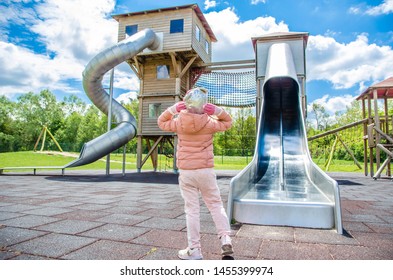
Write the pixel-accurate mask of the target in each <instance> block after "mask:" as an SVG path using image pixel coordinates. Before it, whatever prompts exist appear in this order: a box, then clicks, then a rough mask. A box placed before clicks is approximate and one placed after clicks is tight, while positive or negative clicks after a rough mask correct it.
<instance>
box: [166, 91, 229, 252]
mask: <svg viewBox="0 0 393 280" xmlns="http://www.w3.org/2000/svg"><path fill="white" fill-rule="evenodd" d="M183 100H184V101H183V102H178V103H176V104H175V105H173V106H171V107H169V108H168V109H167V110H165V111H164V112H163V113H162V114H161V115H160V116H159V118H158V126H159V127H160V128H161V129H162V130H164V131H171V132H176V133H177V136H178V144H177V153H176V157H177V161H176V163H177V166H178V168H179V186H180V191H181V194H182V197H183V199H184V211H185V213H186V223H187V238H188V247H187V248H186V249H184V250H180V251H179V253H178V257H179V258H180V259H185V260H196V259H202V258H203V256H202V252H201V243H200V217H199V212H200V203H199V193H201V196H202V198H203V200H204V202H205V204H206V206H207V208H208V209H209V211H210V213H211V215H212V218H213V221H214V223H215V226H216V229H217V234H218V237H219V238H220V240H221V254H222V255H223V256H226V255H231V254H233V249H232V244H231V238H230V237H229V235H230V233H231V230H230V225H229V221H228V217H227V215H226V213H225V210H224V207H223V203H222V200H221V195H220V191H219V188H218V186H217V180H216V174H215V172H214V169H213V167H214V154H213V134H214V133H215V132H218V131H225V130H227V129H229V128H230V127H231V125H232V118H231V116H230V115H229V114H228V113H227V112H226V111H225V110H224V109H222V108H220V107H217V106H215V105H213V104H210V103H207V90H205V89H203V88H194V89H192V90H189V91H188V92H187V93H186V95H185V97H184V99H183Z"/></svg>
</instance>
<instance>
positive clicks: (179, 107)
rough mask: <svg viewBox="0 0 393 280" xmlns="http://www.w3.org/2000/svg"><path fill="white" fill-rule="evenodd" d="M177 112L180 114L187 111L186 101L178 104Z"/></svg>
mask: <svg viewBox="0 0 393 280" xmlns="http://www.w3.org/2000/svg"><path fill="white" fill-rule="evenodd" d="M175 105H176V111H177V112H180V111H181V110H185V109H187V107H186V103H185V102H184V101H180V102H177V103H176V104H175Z"/></svg>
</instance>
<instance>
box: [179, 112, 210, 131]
mask: <svg viewBox="0 0 393 280" xmlns="http://www.w3.org/2000/svg"><path fill="white" fill-rule="evenodd" d="M179 121H180V126H181V129H182V131H184V132H186V133H196V132H199V131H200V130H201V129H203V128H204V127H205V126H206V124H207V123H208V122H209V116H208V115H207V114H193V113H189V112H187V111H185V110H184V111H181V112H180V115H179Z"/></svg>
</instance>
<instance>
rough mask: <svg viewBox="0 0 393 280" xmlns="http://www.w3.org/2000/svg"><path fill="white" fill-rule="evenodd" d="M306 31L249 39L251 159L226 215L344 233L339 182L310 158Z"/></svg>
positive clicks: (233, 184)
mask: <svg viewBox="0 0 393 280" xmlns="http://www.w3.org/2000/svg"><path fill="white" fill-rule="evenodd" d="M307 39H308V33H300V32H289V33H275V34H269V35H265V36H262V37H258V38H253V39H252V40H253V44H254V49H255V53H256V69H257V75H256V76H257V115H258V116H259V118H258V130H257V142H256V147H255V153H254V158H253V160H252V161H251V163H250V164H249V165H248V166H247V167H246V168H245V169H244V170H242V171H241V172H240V173H239V174H238V175H236V176H235V177H234V178H233V179H232V180H231V188H230V192H229V197H228V216H229V217H230V218H231V219H234V220H236V221H238V222H241V223H250V224H264V225H281V226H298V227H310V228H326V229H331V228H334V229H335V230H336V231H337V233H339V234H342V233H343V228H342V222H341V206H340V195H339V189H338V185H337V182H336V181H334V180H333V179H331V178H330V177H329V176H327V175H326V174H325V173H324V172H323V171H322V170H321V169H320V168H319V167H317V166H316V164H314V163H313V161H312V160H311V157H310V154H309V151H308V146H307V137H306V130H305V118H304V116H305V110H306V104H305V90H304V84H305V78H306V71H305V48H306V45H307Z"/></svg>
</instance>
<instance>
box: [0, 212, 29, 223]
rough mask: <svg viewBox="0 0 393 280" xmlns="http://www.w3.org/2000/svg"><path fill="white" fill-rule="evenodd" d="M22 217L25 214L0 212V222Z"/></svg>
mask: <svg viewBox="0 0 393 280" xmlns="http://www.w3.org/2000/svg"><path fill="white" fill-rule="evenodd" d="M24 215H26V214H22V213H14V212H3V211H0V221H3V220H8V219H13V218H17V217H21V216H24Z"/></svg>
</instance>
